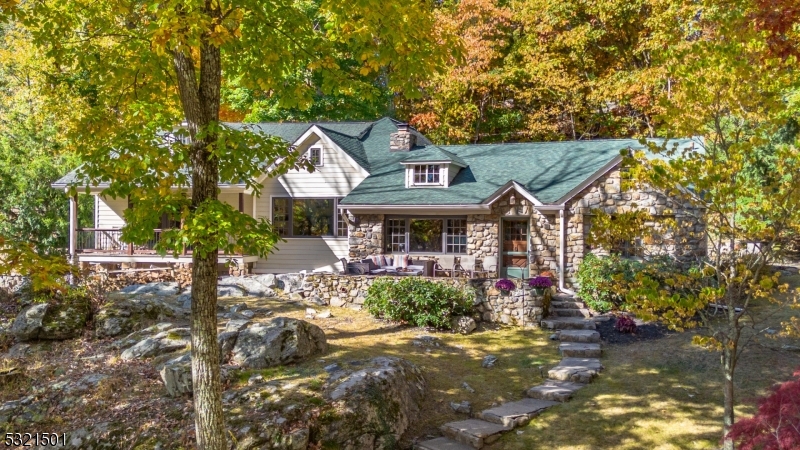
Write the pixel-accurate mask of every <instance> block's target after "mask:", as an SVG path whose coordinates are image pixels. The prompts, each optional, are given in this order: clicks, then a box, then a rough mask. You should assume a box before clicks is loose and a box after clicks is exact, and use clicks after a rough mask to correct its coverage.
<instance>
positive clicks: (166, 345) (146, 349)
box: [122, 328, 192, 361]
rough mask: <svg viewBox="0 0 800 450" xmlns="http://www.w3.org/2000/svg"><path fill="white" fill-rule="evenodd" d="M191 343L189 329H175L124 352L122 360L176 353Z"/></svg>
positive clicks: (141, 342)
mask: <svg viewBox="0 0 800 450" xmlns="http://www.w3.org/2000/svg"><path fill="white" fill-rule="evenodd" d="M191 341H192V336H191V332H190V331H189V329H188V328H173V329H171V330H167V331H162V332H160V333H158V334H155V335H153V336H150V337H147V338H145V339H144V340H141V341H139V342H137V343H136V344H135V345H133V346H131V347H129V348H127V349H125V351H124V352H122V360H123V361H130V360H133V359H143V358H152V357H154V356H159V355H163V354H165V353H172V352H176V351H178V350H183V349H186V348H188V347H189V345H190V344H191Z"/></svg>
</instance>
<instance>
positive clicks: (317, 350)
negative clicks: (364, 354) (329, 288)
mask: <svg viewBox="0 0 800 450" xmlns="http://www.w3.org/2000/svg"><path fill="white" fill-rule="evenodd" d="M327 349H328V343H327V340H326V339H325V333H323V332H322V329H321V328H320V327H318V326H316V325H313V324H310V323H308V322H306V321H304V320H298V319H290V318H288V317H276V318H274V319H272V320H271V321H270V322H267V323H263V324H261V323H258V324H254V325H251V326H250V327H248V328H245V329H243V330H241V331H240V332H239V336H238V338H237V339H236V345H235V346H234V347H233V352H232V356H231V362H232V363H234V364H239V365H241V366H242V367H244V368H251V369H263V368H266V367H273V366H278V365H283V364H289V363H295V362H300V361H303V360H305V359H307V358H309V357H311V356H314V355H319V354H322V353H324V352H325V351H327Z"/></svg>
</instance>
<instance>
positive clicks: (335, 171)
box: [280, 136, 365, 198]
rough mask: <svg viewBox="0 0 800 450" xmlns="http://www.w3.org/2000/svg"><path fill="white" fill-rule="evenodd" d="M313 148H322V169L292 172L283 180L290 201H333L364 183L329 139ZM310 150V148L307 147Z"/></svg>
mask: <svg viewBox="0 0 800 450" xmlns="http://www.w3.org/2000/svg"><path fill="white" fill-rule="evenodd" d="M310 146H315V147H319V146H321V147H322V151H323V157H322V166H319V167H317V170H315V171H314V172H313V173H309V172H306V171H304V170H303V171H298V170H292V171H290V172H289V173H287V174H285V175H283V176H282V177H280V183H281V185H282V186H283V188H284V190H285V191H286V192H288V193H289V195H290V196H291V197H295V198H331V197H344V196H346V195H347V194H349V193H350V191H352V190H353V189H354V188H355V187H356V186H358V185H359V183H361V182H362V181H364V178H365V177H364V175H363V174H362V173H361V170H360V169H359V168H358V167H355V166H353V164H351V163H350V160H349V157H348V156H347V155H346V154H345V153H344V152H342V151H341V150H339V149H338V147H337V146H336V145H335V144H333V142H331V141H330V140H329V139H328V138H327V137H324V136H323V137H322V139H319V140H317V141H316V142H314V140H312V141H311V143H310V144H309V147H310ZM306 148H307V147H306Z"/></svg>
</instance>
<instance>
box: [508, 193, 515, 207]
mask: <svg viewBox="0 0 800 450" xmlns="http://www.w3.org/2000/svg"><path fill="white" fill-rule="evenodd" d="M508 204H509V205H516V204H517V196H516V195H514V193H513V192H512V193H511V198H509V199H508Z"/></svg>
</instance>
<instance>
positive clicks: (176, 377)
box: [159, 353, 192, 397]
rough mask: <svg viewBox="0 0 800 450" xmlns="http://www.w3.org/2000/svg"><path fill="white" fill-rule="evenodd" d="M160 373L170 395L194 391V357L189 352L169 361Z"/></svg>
mask: <svg viewBox="0 0 800 450" xmlns="http://www.w3.org/2000/svg"><path fill="white" fill-rule="evenodd" d="M159 374H160V375H161V381H163V382H164V387H166V388H167V394H169V396H170V397H178V396H181V395H184V394H189V393H191V392H192V357H191V355H189V354H188V353H187V354H185V355H181V356H178V357H177V358H173V359H171V360H169V361H167V362H166V363H165V364H164V366H163V367H161V370H159Z"/></svg>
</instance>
